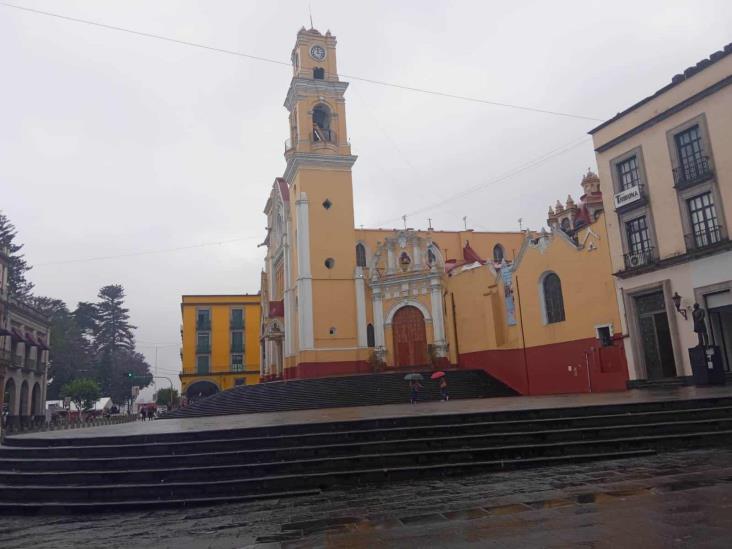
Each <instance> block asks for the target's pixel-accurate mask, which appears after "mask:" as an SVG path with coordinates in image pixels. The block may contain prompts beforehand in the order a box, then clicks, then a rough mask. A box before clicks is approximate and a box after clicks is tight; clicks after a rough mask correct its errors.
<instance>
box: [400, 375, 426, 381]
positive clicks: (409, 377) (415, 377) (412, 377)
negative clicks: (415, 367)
mask: <svg viewBox="0 0 732 549" xmlns="http://www.w3.org/2000/svg"><path fill="white" fill-rule="evenodd" d="M404 379H406V380H407V381H415V380H416V381H421V380H423V379H424V377H422V374H407V375H405V376H404Z"/></svg>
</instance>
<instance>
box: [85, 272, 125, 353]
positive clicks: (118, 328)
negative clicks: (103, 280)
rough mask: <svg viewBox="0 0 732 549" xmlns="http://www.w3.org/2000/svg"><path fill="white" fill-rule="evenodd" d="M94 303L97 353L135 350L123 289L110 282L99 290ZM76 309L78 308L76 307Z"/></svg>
mask: <svg viewBox="0 0 732 549" xmlns="http://www.w3.org/2000/svg"><path fill="white" fill-rule="evenodd" d="M98 297H99V302H98V303H97V304H96V305H95V310H96V325H95V326H94V345H95V347H96V351H97V353H98V354H99V355H106V354H111V355H114V354H115V353H116V352H117V351H119V350H122V349H123V350H128V351H134V350H135V336H134V335H133V334H132V330H134V329H135V328H136V326H132V325H131V324H130V322H129V320H130V315H129V312H130V310H129V309H126V308H125V307H124V300H125V290H124V288H123V287H122V286H121V285H120V284H110V285H109V286H104V287H103V288H102V289H101V290H99V294H98ZM77 311H78V309H77Z"/></svg>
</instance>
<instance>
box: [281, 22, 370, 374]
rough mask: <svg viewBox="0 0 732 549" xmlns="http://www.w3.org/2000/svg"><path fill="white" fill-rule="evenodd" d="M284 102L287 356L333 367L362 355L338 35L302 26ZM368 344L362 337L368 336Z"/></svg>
mask: <svg viewBox="0 0 732 549" xmlns="http://www.w3.org/2000/svg"><path fill="white" fill-rule="evenodd" d="M292 71H293V77H292V81H291V82H290V88H289V90H288V92H287V97H286V98H285V103H284V106H285V108H286V109H287V111H288V113H289V124H290V136H289V139H288V140H287V142H286V145H285V160H286V162H287V166H286V168H285V173H284V179H285V180H286V181H287V184H288V186H289V189H290V195H291V197H292V199H293V203H294V204H295V208H294V210H293V212H292V215H293V227H295V234H294V238H295V246H294V247H293V248H294V249H293V250H292V254H293V258H292V261H291V264H292V265H294V268H293V275H292V280H291V282H292V284H293V285H294V287H295V288H296V296H297V297H296V300H295V309H296V317H297V319H296V321H297V341H296V344H295V348H294V349H293V352H294V357H293V358H292V359H291V360H289V361H288V365H289V366H290V367H297V370H296V371H295V372H293V374H291V375H294V376H297V377H303V376H305V377H309V376H317V375H327V374H328V373H332V372H331V369H332V368H330V369H329V367H328V366H326V364H325V363H331V364H341V365H345V364H348V363H350V362H354V363H355V362H356V361H357V360H358V358H359V352H358V349H359V347H360V339H362V338H359V336H358V333H357V331H358V327H357V321H356V317H357V311H356V308H357V303H356V302H357V296H356V291H357V290H356V272H357V268H356V258H355V256H354V253H353V249H354V246H355V241H356V238H355V230H354V215H353V187H352V179H351V168H352V166H353V164H354V162H355V161H356V157H355V156H353V155H352V154H351V146H350V143H349V142H348V133H347V129H346V104H345V98H344V94H345V92H346V89H347V88H348V83H347V82H342V81H341V80H339V77H338V70H337V64H336V38H335V36H333V35H331V34H330V31H329V32H326V33H325V34H322V33H320V32H319V31H317V30H315V29H309V30H306V29H304V28H303V29H301V30H300V31H299V32H298V34H297V41H296V43H295V47H294V48H293V50H292ZM364 345H365V343H364Z"/></svg>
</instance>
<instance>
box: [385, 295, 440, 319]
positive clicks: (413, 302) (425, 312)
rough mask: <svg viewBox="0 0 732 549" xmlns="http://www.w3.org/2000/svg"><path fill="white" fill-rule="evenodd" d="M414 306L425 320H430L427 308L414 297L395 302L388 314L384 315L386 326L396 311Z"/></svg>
mask: <svg viewBox="0 0 732 549" xmlns="http://www.w3.org/2000/svg"><path fill="white" fill-rule="evenodd" d="M410 306H411V307H416V308H417V309H419V310H420V311H421V313H422V315H423V316H424V320H425V322H432V316H431V315H430V312H429V310H428V309H427V307H425V306H424V305H423V304H422V303H420V302H419V301H417V300H415V299H404V300H401V301H399V302H398V303H396V304H395V305H394V306H393V307H392V308H391V310H390V311H389V314H387V315H386V323H385V325H386V326H391V323H392V321H393V320H394V315H395V314H396V312H397V311H398V310H399V309H401V308H403V307H410Z"/></svg>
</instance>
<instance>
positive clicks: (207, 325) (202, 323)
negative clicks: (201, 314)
mask: <svg viewBox="0 0 732 549" xmlns="http://www.w3.org/2000/svg"><path fill="white" fill-rule="evenodd" d="M210 329H211V319H210V318H199V319H197V320H196V330H210Z"/></svg>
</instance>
